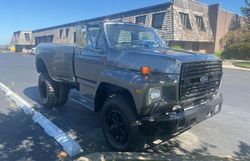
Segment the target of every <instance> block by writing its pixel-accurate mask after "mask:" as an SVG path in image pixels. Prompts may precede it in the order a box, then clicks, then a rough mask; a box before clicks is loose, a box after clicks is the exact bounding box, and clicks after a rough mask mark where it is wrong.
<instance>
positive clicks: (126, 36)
mask: <svg viewBox="0 0 250 161" xmlns="http://www.w3.org/2000/svg"><path fill="white" fill-rule="evenodd" d="M131 42H132V33H131V32H130V31H126V30H120V33H119V36H118V43H120V44H122V43H131Z"/></svg>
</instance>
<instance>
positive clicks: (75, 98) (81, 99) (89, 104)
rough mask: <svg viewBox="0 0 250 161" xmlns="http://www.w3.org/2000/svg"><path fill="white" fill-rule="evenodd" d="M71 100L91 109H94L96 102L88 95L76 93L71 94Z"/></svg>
mask: <svg viewBox="0 0 250 161" xmlns="http://www.w3.org/2000/svg"><path fill="white" fill-rule="evenodd" d="M70 100H72V101H74V102H77V103H79V104H81V105H82V106H84V107H86V108H88V109H89V110H91V111H94V102H93V100H91V99H89V98H87V97H84V96H80V94H74V95H72V96H70Z"/></svg>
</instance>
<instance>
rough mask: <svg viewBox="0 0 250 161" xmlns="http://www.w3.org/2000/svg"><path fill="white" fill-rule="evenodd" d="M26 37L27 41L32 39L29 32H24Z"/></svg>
mask: <svg viewBox="0 0 250 161" xmlns="http://www.w3.org/2000/svg"><path fill="white" fill-rule="evenodd" d="M24 38H25V41H31V38H30V34H29V33H24Z"/></svg>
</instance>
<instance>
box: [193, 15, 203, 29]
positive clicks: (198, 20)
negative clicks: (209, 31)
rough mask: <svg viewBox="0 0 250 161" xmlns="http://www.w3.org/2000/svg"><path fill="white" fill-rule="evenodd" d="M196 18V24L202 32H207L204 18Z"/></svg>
mask: <svg viewBox="0 0 250 161" xmlns="http://www.w3.org/2000/svg"><path fill="white" fill-rule="evenodd" d="M195 18H196V24H197V26H198V28H199V29H200V30H202V31H205V25H204V20H203V17H201V16H195Z"/></svg>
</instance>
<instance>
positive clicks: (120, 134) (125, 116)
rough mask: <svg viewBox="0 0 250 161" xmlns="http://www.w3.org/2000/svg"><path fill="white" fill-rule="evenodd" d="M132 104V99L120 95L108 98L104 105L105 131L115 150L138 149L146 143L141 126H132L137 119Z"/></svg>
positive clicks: (109, 142)
mask: <svg viewBox="0 0 250 161" xmlns="http://www.w3.org/2000/svg"><path fill="white" fill-rule="evenodd" d="M131 106H132V103H131V101H128V100H126V97H123V96H120V95H115V96H113V97H110V98H108V99H107V100H106V101H105V103H104V105H103V110H102V121H103V133H104V136H105V138H106V140H107V142H108V144H109V145H110V146H111V148H112V149H113V150H115V151H138V150H141V149H142V147H143V145H144V144H145V137H144V135H143V134H142V133H141V131H140V129H139V127H138V126H131V123H132V122H134V121H136V115H135V113H134V112H133V111H132V108H131Z"/></svg>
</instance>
